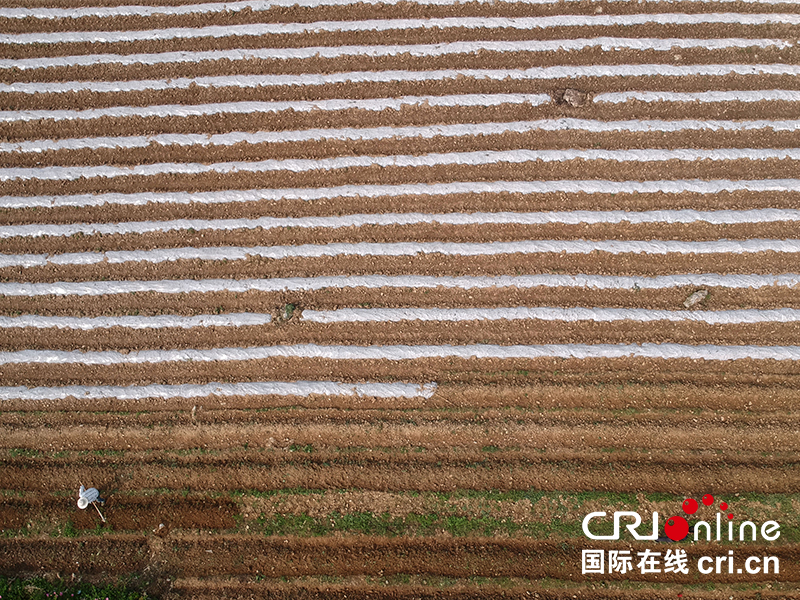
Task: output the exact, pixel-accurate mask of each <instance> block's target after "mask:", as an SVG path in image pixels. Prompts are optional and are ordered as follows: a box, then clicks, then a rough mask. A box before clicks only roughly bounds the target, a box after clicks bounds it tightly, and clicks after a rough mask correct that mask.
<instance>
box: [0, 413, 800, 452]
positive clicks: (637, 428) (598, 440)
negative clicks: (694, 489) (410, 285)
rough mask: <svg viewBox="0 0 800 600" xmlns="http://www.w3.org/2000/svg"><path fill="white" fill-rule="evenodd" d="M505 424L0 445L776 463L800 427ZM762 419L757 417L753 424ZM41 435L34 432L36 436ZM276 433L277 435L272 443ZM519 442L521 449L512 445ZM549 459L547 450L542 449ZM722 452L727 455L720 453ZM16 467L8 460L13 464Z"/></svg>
mask: <svg viewBox="0 0 800 600" xmlns="http://www.w3.org/2000/svg"><path fill="white" fill-rule="evenodd" d="M515 421H516V422H514V423H510V424H498V423H496V422H492V421H488V422H487V421H486V420H479V423H475V424H473V423H470V422H469V421H466V422H464V421H461V422H453V421H452V420H438V419H437V420H433V421H427V422H426V421H423V420H421V419H416V420H415V422H411V423H392V422H391V419H387V420H385V421H384V420H380V419H374V418H373V419H371V420H368V421H366V420H365V421H363V422H361V423H359V424H343V423H337V422H333V423H331V422H329V421H327V420H325V419H322V418H321V417H319V416H315V417H314V418H313V419H303V418H301V419H298V422H297V424H292V423H252V422H250V423H247V424H245V423H224V422H223V423H209V422H208V421H207V420H202V421H199V422H196V423H191V424H186V422H185V421H184V424H177V423H173V424H170V425H167V426H163V425H148V426H146V427H137V426H131V425H128V426H122V425H119V424H115V425H114V426H113V428H111V427H110V426H109V425H105V426H97V425H90V424H85V423H80V424H75V423H74V422H73V423H65V424H59V430H58V431H57V432H46V433H34V432H33V431H32V430H31V428H30V427H26V428H19V427H16V426H8V425H6V426H3V427H0V432H2V434H3V438H2V439H3V442H2V444H3V446H4V447H6V448H28V447H30V446H31V445H34V446H35V447H36V448H37V449H38V448H61V449H69V450H92V449H97V448H101V449H104V450H124V449H126V448H130V447H135V448H138V449H148V450H161V449H171V450H176V449H181V448H207V449H215V450H226V449H232V448H236V449H238V448H240V447H244V448H247V447H249V446H250V445H253V446H257V445H265V444H267V443H269V439H270V438H271V439H273V440H276V442H274V443H275V444H285V440H292V441H293V442H292V444H288V445H286V446H287V447H290V446H297V447H308V446H311V447H313V448H314V452H315V453H317V452H323V454H324V453H325V451H326V450H328V451H329V452H333V454H332V456H333V457H334V458H335V457H336V454H335V451H337V450H338V451H341V450H345V449H349V448H356V449H359V451H360V452H361V450H360V449H361V448H381V449H392V450H395V451H396V450H402V449H408V448H425V449H428V450H431V451H436V452H439V453H441V454H443V455H444V456H455V457H457V458H458V459H459V460H465V459H472V460H475V461H478V460H480V459H482V458H485V453H486V452H487V451H486V450H484V448H493V449H496V450H494V451H492V452H491V454H492V455H493V456H492V459H493V460H497V461H498V462H502V461H503V460H504V459H505V457H506V454H508V455H509V456H511V457H516V456H520V457H524V458H526V459H527V460H532V461H533V460H535V459H536V458H538V456H539V454H540V453H541V452H542V451H544V450H546V451H548V452H547V453H553V454H556V455H558V454H561V453H564V452H570V451H574V452H577V453H578V454H579V455H582V456H583V457H584V458H583V460H585V461H586V462H595V461H598V460H601V457H602V453H606V454H609V453H612V452H613V453H614V454H615V455H620V454H621V455H622V456H621V457H619V458H617V460H618V461H620V462H621V461H622V460H623V459H625V458H627V459H628V460H630V461H635V460H636V459H637V458H640V456H641V453H643V452H647V454H648V457H647V458H648V460H653V459H662V458H663V459H665V460H668V458H669V457H668V455H669V454H670V453H671V452H673V451H674V449H675V448H676V447H678V448H681V453H682V455H683V456H682V458H681V459H680V460H682V461H686V457H688V456H694V457H705V456H708V455H710V454H711V453H715V452H724V453H725V455H735V459H736V460H737V461H742V462H743V461H746V460H750V461H752V462H755V463H759V462H760V461H761V459H762V458H763V456H762V455H763V454H769V455H770V456H771V457H772V458H774V460H776V461H785V460H787V459H789V460H790V459H791V457H792V456H795V455H796V454H797V451H798V449H799V448H800V434H797V433H796V432H795V431H793V428H792V426H791V425H787V424H785V423H777V422H775V419H769V421H768V422H766V423H765V422H764V421H765V420H764V419H763V418H761V419H753V420H752V421H753V422H751V423H748V424H744V423H741V422H737V421H738V419H736V418H735V417H734V418H730V419H729V418H725V416H722V417H720V418H719V420H717V421H716V422H715V423H708V422H706V423H701V422H699V420H698V422H692V421H690V420H683V422H681V420H678V423H676V424H672V423H667V422H664V421H657V420H651V422H647V423H631V422H629V421H627V422H626V421H623V422H621V423H618V422H616V421H614V422H610V423H605V424H602V425H601V424H597V425H588V426H587V425H579V424H565V423H560V424H553V423H536V422H530V421H527V422H525V421H523V422H522V423H520V420H519V419H517V420H515ZM759 421H760V422H759ZM37 435H38V437H39V439H33V438H34V437H36V436H37ZM277 440H281V442H278V441H277ZM516 448H522V450H516ZM545 457H547V454H545ZM726 457H727V456H726ZM12 464H13V461H12Z"/></svg>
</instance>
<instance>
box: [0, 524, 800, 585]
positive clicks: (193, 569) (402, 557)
mask: <svg viewBox="0 0 800 600" xmlns="http://www.w3.org/2000/svg"><path fill="white" fill-rule="evenodd" d="M147 543H148V542H147V540H146V539H145V538H143V537H141V536H124V535H109V536H107V537H104V538H102V539H92V538H87V539H81V540H48V541H43V540H3V541H2V546H3V547H4V550H5V552H3V554H4V555H5V557H6V558H5V559H3V563H2V564H0V570H2V571H4V572H9V571H13V570H14V569H16V570H18V571H19V570H33V569H32V568H31V567H33V565H32V563H33V561H34V560H37V559H38V560H41V563H40V564H41V565H43V566H44V567H45V568H46V569H47V570H49V571H58V570H62V569H65V568H67V569H68V568H71V567H72V565H73V564H74V563H75V562H81V556H82V555H83V556H85V558H83V562H84V565H85V567H86V568H88V570H89V571H90V572H91V571H95V572H96V571H99V570H101V569H108V571H109V572H111V573H124V572H126V568H130V567H142V566H144V565H143V562H144V560H143V559H138V560H135V559H133V555H134V554H135V553H136V552H137V550H138V551H139V553H141V554H147ZM596 546H597V547H602V548H603V549H605V548H607V547H608V548H619V547H621V546H620V545H619V544H613V545H606V544H601V543H597V544H596ZM156 548H157V549H158V550H160V551H157V555H158V558H159V559H161V560H162V561H164V562H163V569H164V571H165V572H167V573H170V574H172V575H174V576H179V577H186V576H193V577H208V576H214V575H216V574H217V573H219V572H220V569H224V571H225V572H227V573H230V574H232V575H240V576H248V575H255V574H256V572H258V573H264V574H265V575H266V576H267V577H269V578H280V577H299V576H306V575H344V576H350V575H382V576H391V575H399V574H404V573H424V574H428V575H432V576H444V577H474V576H484V577H486V576H489V577H526V578H531V579H541V578H543V577H551V578H558V579H562V580H581V579H583V577H582V576H581V575H580V574H578V573H576V571H577V568H576V567H577V565H579V564H580V555H581V548H580V547H578V546H576V545H572V544H567V545H562V544H558V543H556V542H547V541H538V540H537V541H523V540H495V539H491V538H474V539H449V540H448V539H419V538H377V537H372V538H363V537H354V538H332V537H330V538H315V539H305V538H293V537H286V538H284V537H271V538H261V539H258V538H254V537H253V536H231V535H226V536H216V537H215V538H213V539H207V538H202V537H197V536H174V537H172V538H171V539H170V543H169V544H163V545H161V544H159V545H158V546H156ZM635 549H637V550H638V545H637V547H635ZM209 550H210V552H209ZM748 551H749V552H750V553H751V554H758V555H772V556H777V557H778V558H779V559H780V562H781V563H782V566H783V568H782V570H781V577H780V579H781V581H784V582H795V581H797V580H798V578H800V572H798V569H797V567H796V566H794V565H795V563H796V555H797V548H796V547H795V546H785V547H771V546H764V545H758V546H756V545H751V546H748ZM120 552H121V553H122V555H123V556H124V557H125V559H127V560H119V554H120ZM687 552H688V555H689V556H688V557H689V559H690V561H692V562H695V564H696V560H697V559H698V558H699V557H700V556H702V555H704V554H708V553H710V552H713V547H712V546H709V545H707V544H702V545H699V546H690V547H688V548H687ZM90 556H91V558H90ZM114 557H116V558H117V560H118V562H117V565H118V566H116V567H115V568H114V567H112V565H111V558H114ZM76 559H77V560H76ZM86 563H88V564H86ZM68 565H69V566H68ZM632 575H633V579H634V580H637V581H653V579H655V580H657V581H658V582H683V580H684V578H683V576H681V575H679V574H661V575H659V576H655V577H653V576H652V575H650V576H647V575H645V576H642V575H640V574H638V573H636V571H634V572H633V574H632ZM630 576H631V574H627V575H625V576H618V575H611V576H603V577H604V578H606V577H607V578H608V579H611V580H617V579H622V578H630ZM770 580H774V576H772V577H770V576H769V575H760V576H748V577H744V576H742V575H739V576H736V575H727V574H723V575H720V576H717V577H716V578H715V582H719V583H726V582H731V583H733V582H748V583H749V582H752V581H770Z"/></svg>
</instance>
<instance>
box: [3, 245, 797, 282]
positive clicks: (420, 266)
mask: <svg viewBox="0 0 800 600" xmlns="http://www.w3.org/2000/svg"><path fill="white" fill-rule="evenodd" d="M797 262H798V259H797V253H794V252H775V251H772V250H769V251H765V252H755V253H750V254H731V253H722V252H720V253H713V254H677V253H667V254H634V253H622V254H616V255H615V254H611V253H607V252H600V251H595V252H592V253H591V254H562V253H546V252H543V253H531V254H522V253H512V254H505V255H501V256H495V255H483V256H445V255H441V254H437V253H430V254H421V255H415V256H394V257H393V256H357V255H356V256H354V255H350V256H347V255H343V256H335V257H320V258H316V257H314V258H280V259H266V258H261V257H254V258H246V259H244V260H231V261H226V260H225V259H221V260H216V261H206V260H199V259H191V260H184V259H181V260H176V261H163V262H159V263H151V262H147V261H137V262H129V263H122V264H108V263H97V264H94V265H63V266H62V265H48V266H42V267H27V268H25V267H6V268H3V269H0V277H4V278H5V279H6V281H19V282H26V283H52V282H58V281H65V282H68V281H74V282H82V281H102V280H113V281H121V280H127V279H131V280H136V279H137V278H138V277H143V278H145V280H171V279H174V280H177V279H182V278H185V277H186V274H187V273H191V274H192V275H193V276H194V277H196V278H199V279H216V278H236V279H261V278H293V277H321V276H338V275H349V276H354V275H371V274H373V273H375V272H378V273H381V274H382V275H385V276H400V275H418V274H422V273H424V274H425V275H427V276H437V277H462V276H469V277H479V276H503V275H507V276H519V275H536V274H553V273H555V274H560V275H601V276H611V275H613V276H641V277H657V276H661V275H672V274H681V275H683V274H692V273H697V274H700V273H715V274H723V275H725V274H742V275H753V274H761V275H774V274H780V273H793V272H795V271H796V270H797Z"/></svg>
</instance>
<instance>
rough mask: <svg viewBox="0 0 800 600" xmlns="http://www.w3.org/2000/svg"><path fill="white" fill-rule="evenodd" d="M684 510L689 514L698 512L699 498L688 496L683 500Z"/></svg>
mask: <svg viewBox="0 0 800 600" xmlns="http://www.w3.org/2000/svg"><path fill="white" fill-rule="evenodd" d="M683 512H685V513H686V514H687V515H693V514H694V513H696V512H697V500H695V499H694V498H687V499H686V500H684V501H683Z"/></svg>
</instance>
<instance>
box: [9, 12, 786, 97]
mask: <svg viewBox="0 0 800 600" xmlns="http://www.w3.org/2000/svg"><path fill="white" fill-rule="evenodd" d="M690 27H691V26H690ZM718 27H719V26H718ZM728 27H731V25H729V24H726V25H724V26H722V27H721V28H718V29H717V30H716V31H714V32H713V33H712V32H711V31H709V30H708V29H706V31H705V32H704V35H708V36H710V37H711V38H712V39H713V38H719V37H726V36H731V33H730V32H729V31H728V30H727V28H728ZM748 27H750V26H748ZM740 31H741V29H740ZM581 33H582V35H580V36H579V37H584V36H585V37H591V35H592V34H593V33H596V29H595V30H594V31H591V32H588V35H586V33H587V32H585V31H584V32H581ZM753 33H754V32H753V31H747V33H746V35H747V37H752V36H753ZM760 33H765V31H764V29H762V30H761V32H760ZM307 35H308V34H302V37H303V42H302V46H301V47H304V46H305V39H306V36H307ZM360 35H361V34H360V33H358V34H351V35H350V36H348V35H347V34H344V36H341V35H340V36H338V37H349V38H350V40H349V41H345V42H344V45H350V44H351V43H354V42H355V43H356V44H358V43H359V42H357V38H358V37H360ZM379 35H386V39H384V40H382V41H381V43H382V44H396V45H398V46H399V49H398V52H397V53H396V54H394V55H392V56H374V57H371V56H364V55H361V56H358V55H355V56H340V57H336V58H323V57H320V56H319V55H316V56H313V57H310V58H294V59H258V58H250V59H245V60H230V59H223V60H213V59H212V60H202V61H197V62H189V61H187V62H173V63H162V64H155V65H148V64H145V63H144V62H142V63H140V64H127V65H121V64H114V63H108V64H90V65H85V66H83V65H81V66H77V65H76V66H62V67H47V68H38V69H25V70H19V69H16V68H7V69H3V68H0V81H4V82H5V83H19V82H22V81H25V82H33V81H42V82H48V81H51V82H52V81H135V80H137V79H178V78H181V77H206V76H214V75H217V74H219V72H220V67H222V68H224V69H225V70H226V71H229V72H231V71H233V72H236V73H237V74H239V75H251V74H254V75H258V74H264V73H269V74H276V75H277V74H287V75H290V74H298V73H340V72H348V71H359V70H363V69H364V65H365V63H367V64H368V65H369V69H370V70H372V71H393V70H408V71H425V70H437V69H459V68H463V66H464V64H465V62H466V61H469V68H471V69H520V68H521V69H525V68H530V67H532V66H536V67H552V66H560V65H563V64H564V62H565V59H566V61H567V62H569V64H571V65H598V66H599V65H625V64H634V65H637V64H679V65H687V64H691V65H702V64H710V65H718V64H792V63H795V62H796V60H797V58H798V52H797V50H795V49H794V48H783V49H779V48H775V47H771V48H769V47H768V48H757V47H755V44H754V45H753V47H751V48H723V49H709V48H702V47H696V48H680V47H673V48H671V49H668V50H647V49H641V50H639V49H635V50H634V49H624V48H620V49H616V50H604V49H602V48H597V47H594V48H592V47H590V48H585V49H581V50H557V51H548V52H541V51H535V50H533V51H532V50H519V51H494V50H476V51H474V52H461V53H458V54H455V53H454V54H442V55H439V56H417V55H415V52H414V51H413V50H409V51H405V52H404V51H403V46H406V45H410V44H421V45H428V44H437V43H440V42H432V41H431V39H432V38H431V36H430V34H428V35H424V34H423V35H422V36H420V35H419V34H416V33H411V32H406V33H405V34H403V33H401V34H397V33H393V32H382V33H381V34H379ZM436 35H437V37H438V35H441V33H437V34H436ZM445 35H447V34H446V33H445ZM533 35H534V36H537V37H538V36H539V35H542V37H543V38H545V39H547V38H550V39H555V40H560V39H575V38H569V37H567V38H564V37H562V36H556V37H553V36H552V34H551V33H550V32H549V31H546V30H545V31H537V32H535V33H534V34H533ZM684 35H686V33H684ZM690 35H691V34H690ZM756 35H758V32H756ZM771 35H773V36H774V33H771ZM312 36H313V34H312ZM366 37H367V38H372V39H373V40H375V35H374V34H370V33H368V34H367V35H366ZM530 37H531V34H530V33H528V34H527V35H525V36H524V37H522V36H519V35H514V34H511V35H510V36H509V35H508V34H505V32H498V33H495V32H492V34H490V35H482V36H480V37H475V38H473V39H475V40H476V43H478V42H481V41H484V40H487V41H505V40H507V39H509V38H510V39H516V40H520V39H522V40H525V41H528V40H529V39H530ZM621 37H626V38H630V37H637V34H636V33H631V32H630V31H626V32H624V33H622V35H621ZM657 37H662V36H657ZM670 37H672V36H670ZM731 37H733V36H731ZM257 39H258V40H259V41H258V42H255V43H253V42H252V41H250V40H248V39H247V38H216V39H214V38H194V39H192V40H168V41H159V40H152V41H149V42H148V44H149V47H148V48H147V50H145V51H144V53H147V54H155V53H159V52H173V51H174V48H176V47H180V48H181V50H183V51H186V52H203V51H206V52H214V51H223V52H224V51H225V50H226V49H233V50H239V49H243V48H248V49H255V50H258V49H263V48H265V47H270V46H271V44H270V42H269V41H266V44H264V41H265V40H268V38H266V36H265V37H260V38H257ZM773 39H774V37H773ZM287 42H288V44H287V46H281V45H278V46H277V48H284V47H297V46H298V44H297V42H294V43H292V41H289V40H287ZM360 43H361V44H363V43H364V42H360ZM100 45H101V46H102V48H100V49H99V50H100V52H101V53H105V52H109V53H117V52H118V47H119V46H124V47H125V50H135V49H143V48H142V43H141V42H137V43H119V44H113V45H112V44H100ZM312 45H313V44H312ZM336 45H338V44H336ZM62 46H63V45H60V44H59V45H52V46H48V47H47V48H46V51H45V52H44V53H42V55H40V57H41V58H50V57H55V56H74V55H81V54H84V53H87V52H85V51H86V50H87V48H86V45H85V44H80V46H79V48H78V52H75V53H73V52H70V51H69V50H70V49H65V48H63V47H62ZM92 46H95V44H93V45H92ZM273 47H274V46H273ZM328 47H330V46H328ZM88 50H90V52H88V53H94V52H96V51H97V49H95V48H90V49H88ZM62 53H64V54H62ZM124 53H125V54H127V52H124ZM0 54H11V55H13V56H9V57H8V58H32V57H31V55H30V54H31V53H30V48H29V47H28V48H27V52H20V50H19V49H17V48H14V47H13V46H5V47H3V46H0ZM676 55H677V56H679V57H680V58H678V59H675V56H676Z"/></svg>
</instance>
